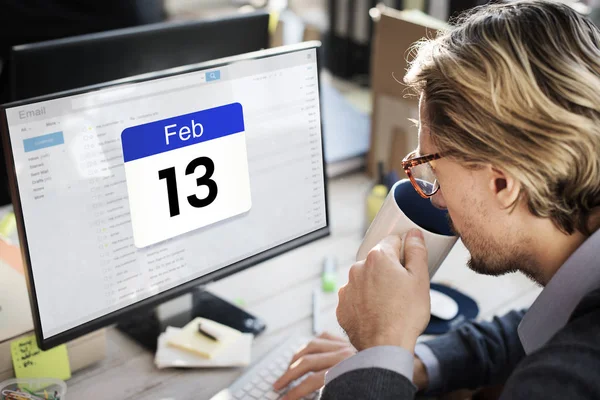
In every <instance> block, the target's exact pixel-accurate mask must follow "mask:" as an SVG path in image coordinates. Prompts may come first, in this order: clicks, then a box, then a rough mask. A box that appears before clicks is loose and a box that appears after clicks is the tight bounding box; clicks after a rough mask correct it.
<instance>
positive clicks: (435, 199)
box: [431, 189, 447, 210]
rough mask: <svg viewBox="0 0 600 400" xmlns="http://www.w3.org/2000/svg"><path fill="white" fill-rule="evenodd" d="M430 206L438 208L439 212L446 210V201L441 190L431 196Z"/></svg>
mask: <svg viewBox="0 0 600 400" xmlns="http://www.w3.org/2000/svg"><path fill="white" fill-rule="evenodd" d="M431 204H433V206H434V207H435V208H439V209H440V210H445V209H446V208H447V207H446V200H445V199H444V195H443V194H442V189H440V190H438V191H437V193H436V194H434V195H433V196H431Z"/></svg>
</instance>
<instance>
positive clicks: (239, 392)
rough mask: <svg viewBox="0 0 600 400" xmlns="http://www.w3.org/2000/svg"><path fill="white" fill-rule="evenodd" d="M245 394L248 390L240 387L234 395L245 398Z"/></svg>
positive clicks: (237, 397)
mask: <svg viewBox="0 0 600 400" xmlns="http://www.w3.org/2000/svg"><path fill="white" fill-rule="evenodd" d="M245 394H246V392H244V391H243V390H241V389H240V390H238V391H237V392H236V393H235V394H234V395H233V397H235V398H236V399H242V398H244V396H245Z"/></svg>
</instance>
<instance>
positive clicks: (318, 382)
mask: <svg viewBox="0 0 600 400" xmlns="http://www.w3.org/2000/svg"><path fill="white" fill-rule="evenodd" d="M325 372H327V370H323V371H319V372H316V373H314V374H311V375H310V376H309V377H307V378H306V379H305V380H304V381H302V383H300V384H299V385H298V386H296V387H294V388H292V389H291V390H290V391H289V392H287V393H286V395H285V396H283V398H282V399H281V400H298V399H301V398H302V397H304V396H306V395H309V394H311V393H312V392H315V391H317V390H319V389H321V388H322V387H323V385H324V384H325Z"/></svg>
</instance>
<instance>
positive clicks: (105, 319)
mask: <svg viewBox="0 0 600 400" xmlns="http://www.w3.org/2000/svg"><path fill="white" fill-rule="evenodd" d="M310 49H315V50H316V58H317V71H319V72H320V71H321V65H322V64H321V63H322V57H323V56H322V50H321V43H320V42H318V41H310V42H303V43H299V44H295V45H288V46H282V47H277V48H271V49H266V50H259V51H255V52H251V53H246V54H243V55H238V56H232V57H226V58H221V59H218V60H212V61H207V62H202V63H198V64H192V65H188V66H183V67H177V68H171V69H168V70H163V71H157V72H151V73H147V74H143V75H137V76H133V77H129V78H125V79H119V80H116V81H110V82H105V83H101V84H97V85H93V86H87V87H84V88H78V89H73V90H68V91H64V92H60V93H54V94H50V95H45V96H39V97H35V98H31V99H26V100H20V101H16V102H11V103H7V104H4V105H1V106H0V136H1V138H2V140H3V143H4V156H5V160H6V164H7V170H8V176H9V190H10V193H11V198H12V199H13V208H14V213H15V216H16V220H17V229H18V234H19V241H20V245H21V255H22V258H23V264H24V267H25V268H24V270H25V279H26V283H27V288H28V292H29V300H30V306H31V310H32V317H33V322H34V330H35V335H36V338H37V343H38V346H39V347H40V348H41V349H42V350H47V349H50V348H52V347H55V346H57V345H60V344H63V343H66V342H68V341H70V340H73V339H76V338H78V337H80V336H83V335H85V334H87V333H90V332H93V331H96V330H98V329H101V328H104V327H107V326H109V325H112V324H114V323H117V322H118V321H119V319H121V318H123V317H124V316H125V315H127V314H129V313H133V312H140V311H142V312H143V311H144V310H148V309H151V308H154V307H156V306H158V305H159V304H161V303H163V302H165V301H168V300H171V299H173V298H176V297H178V296H181V295H184V294H186V293H188V292H190V291H191V290H193V288H195V287H197V286H200V285H206V284H208V283H210V282H214V281H217V280H220V279H223V278H226V277H228V276H230V275H233V274H235V273H237V272H240V271H243V270H245V269H247V268H250V267H252V266H255V265H257V264H259V263H261V262H264V261H266V260H269V259H271V258H273V257H276V256H278V255H281V254H283V253H286V252H288V251H290V250H293V249H295V248H298V247H300V246H303V245H305V244H308V243H310V242H313V241H315V240H317V239H321V238H324V237H326V236H329V235H330V221H329V203H328V181H327V174H326V172H325V147H324V140H323V123H322V120H323V115H322V93H321V77H320V74H319V73H318V74H317V87H318V89H319V99H320V101H319V114H320V124H321V151H322V155H323V157H322V169H323V182H324V196H325V226H324V227H322V228H319V229H317V230H315V231H313V232H310V233H308V234H305V235H302V236H300V237H298V238H296V239H292V240H290V241H288V242H286V243H283V244H280V245H278V246H275V247H273V248H271V249H268V250H265V251H262V252H260V253H258V254H256V255H254V256H251V257H249V258H246V259H244V260H241V261H238V262H236V263H233V264H230V265H227V266H224V267H222V268H220V269H218V270H216V271H213V272H211V273H209V274H206V275H203V276H200V277H198V278H196V279H193V280H190V281H188V282H185V283H182V284H180V285H178V286H175V287H173V288H171V289H168V290H166V291H164V292H161V293H158V294H156V295H153V296H151V297H149V298H147V299H143V300H140V301H138V302H136V303H133V304H131V305H129V306H126V307H123V308H121V309H119V310H116V311H113V312H110V313H108V314H105V315H103V316H100V317H98V318H94V319H92V320H90V321H88V322H86V323H83V324H81V325H78V326H75V327H73V328H71V329H68V330H66V331H64V332H61V333H58V334H56V335H53V336H50V337H47V338H45V337H43V334H42V328H41V317H40V313H39V308H38V300H37V296H36V290H35V279H34V277H33V269H32V265H31V258H30V254H29V243H28V241H27V233H26V230H25V223H24V217H23V210H22V207H21V198H20V192H19V187H18V182H17V175H16V169H15V164H14V159H13V154H12V143H11V138H10V134H9V128H8V120H7V116H6V111H7V109H9V108H13V107H18V106H23V105H28V104H33V103H37V102H40V101H47V100H53V99H58V98H64V97H68V96H73V95H79V94H85V93H92V92H94V91H98V90H102V89H106V88H114V87H119V86H125V85H127V84H133V83H140V82H146V81H151V80H155V79H162V78H167V77H170V76H175V75H182V74H186V73H193V72H197V71H201V70H204V69H209V68H216V67H223V66H226V65H229V64H232V63H235V62H238V61H245V60H251V59H263V58H268V57H273V56H278V55H283V54H289V53H294V52H298V51H303V50H310Z"/></svg>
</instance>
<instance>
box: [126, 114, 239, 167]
mask: <svg viewBox="0 0 600 400" xmlns="http://www.w3.org/2000/svg"><path fill="white" fill-rule="evenodd" d="M243 131H244V114H243V110H242V105H241V104H240V103H232V104H227V105H224V106H220V107H215V108H210V109H208V110H202V111H197V112H194V113H191V114H185V115H179V116H177V117H172V118H167V119H163V120H160V121H154V122H150V123H147V124H143V125H137V126H132V127H129V128H127V129H125V130H123V133H121V142H122V145H123V158H124V160H125V162H128V161H133V160H137V159H140V158H144V157H149V156H152V155H155V154H160V153H164V152H167V151H170V150H175V149H179V148H181V147H185V146H191V145H194V144H198V143H202V142H206V141H208V140H213V139H218V138H220V137H224V136H228V135H233V134H235V133H238V132H243Z"/></svg>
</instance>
